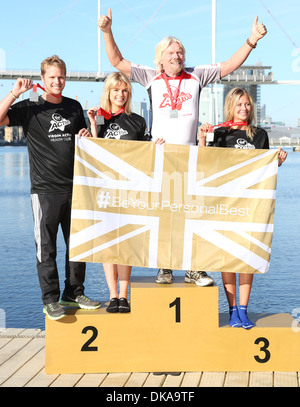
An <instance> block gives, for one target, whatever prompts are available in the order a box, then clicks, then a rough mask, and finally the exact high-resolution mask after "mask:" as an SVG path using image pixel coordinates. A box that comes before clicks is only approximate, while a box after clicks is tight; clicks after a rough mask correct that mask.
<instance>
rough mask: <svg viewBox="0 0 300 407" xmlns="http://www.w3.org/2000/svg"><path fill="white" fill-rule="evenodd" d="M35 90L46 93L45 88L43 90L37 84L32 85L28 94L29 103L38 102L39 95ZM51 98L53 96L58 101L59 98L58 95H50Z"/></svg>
mask: <svg viewBox="0 0 300 407" xmlns="http://www.w3.org/2000/svg"><path fill="white" fill-rule="evenodd" d="M37 88H40V89H42V90H43V91H44V92H46V93H48V92H47V91H46V90H45V88H43V87H42V86H41V85H40V84H39V83H37V84H36V85H33V87H32V92H31V93H30V98H29V100H30V101H31V102H38V100H39V94H38V93H37ZM50 95H51V96H54V97H55V98H57V99H59V98H60V97H61V94H60V95H53V94H52V93H50Z"/></svg>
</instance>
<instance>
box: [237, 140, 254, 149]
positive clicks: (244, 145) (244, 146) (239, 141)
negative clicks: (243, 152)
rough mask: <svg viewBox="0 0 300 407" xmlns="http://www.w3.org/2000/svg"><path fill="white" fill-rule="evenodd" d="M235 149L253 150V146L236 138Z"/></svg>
mask: <svg viewBox="0 0 300 407" xmlns="http://www.w3.org/2000/svg"><path fill="white" fill-rule="evenodd" d="M234 147H235V148H246V149H253V148H255V146H254V145H253V144H250V143H248V141H247V140H245V139H243V138H238V139H237V141H236V145H235V146H234Z"/></svg>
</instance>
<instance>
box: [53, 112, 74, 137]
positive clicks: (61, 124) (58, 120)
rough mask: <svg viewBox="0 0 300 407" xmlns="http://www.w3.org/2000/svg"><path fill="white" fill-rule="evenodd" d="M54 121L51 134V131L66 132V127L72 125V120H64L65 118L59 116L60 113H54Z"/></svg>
mask: <svg viewBox="0 0 300 407" xmlns="http://www.w3.org/2000/svg"><path fill="white" fill-rule="evenodd" d="M52 119H53V120H51V121H50V124H51V127H50V129H49V133H50V132H51V131H54V130H57V129H59V130H61V131H64V130H65V127H66V126H67V125H68V124H71V122H70V120H66V119H64V118H63V117H62V116H61V115H60V114H58V113H54V114H53V115H52Z"/></svg>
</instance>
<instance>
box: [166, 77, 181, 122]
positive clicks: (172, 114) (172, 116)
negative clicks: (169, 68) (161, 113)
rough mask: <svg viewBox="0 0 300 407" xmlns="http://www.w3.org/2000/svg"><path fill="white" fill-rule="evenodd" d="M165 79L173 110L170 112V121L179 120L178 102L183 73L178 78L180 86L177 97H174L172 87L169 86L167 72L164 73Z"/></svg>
mask: <svg viewBox="0 0 300 407" xmlns="http://www.w3.org/2000/svg"><path fill="white" fill-rule="evenodd" d="M163 78H164V81H165V83H166V86H167V89H168V93H169V96H170V99H171V106H172V110H170V113H169V117H170V119H177V118H178V110H177V101H178V96H179V91H180V85H181V81H182V79H183V72H182V73H181V74H180V75H179V76H178V80H179V85H178V87H177V90H176V94H175V96H173V93H172V90H171V86H170V84H169V81H168V77H167V75H166V73H165V72H164V73H163Z"/></svg>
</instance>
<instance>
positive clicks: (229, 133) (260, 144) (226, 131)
mask: <svg viewBox="0 0 300 407" xmlns="http://www.w3.org/2000/svg"><path fill="white" fill-rule="evenodd" d="M254 130H255V134H254V136H253V140H250V138H249V137H248V136H247V133H246V130H239V129H230V128H228V127H219V128H217V129H215V131H214V134H215V136H214V142H211V143H209V146H211V147H227V148H245V149H253V148H258V149H266V150H268V149H269V137H268V134H267V132H266V131H265V130H264V129H261V128H259V127H255V128H254Z"/></svg>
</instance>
